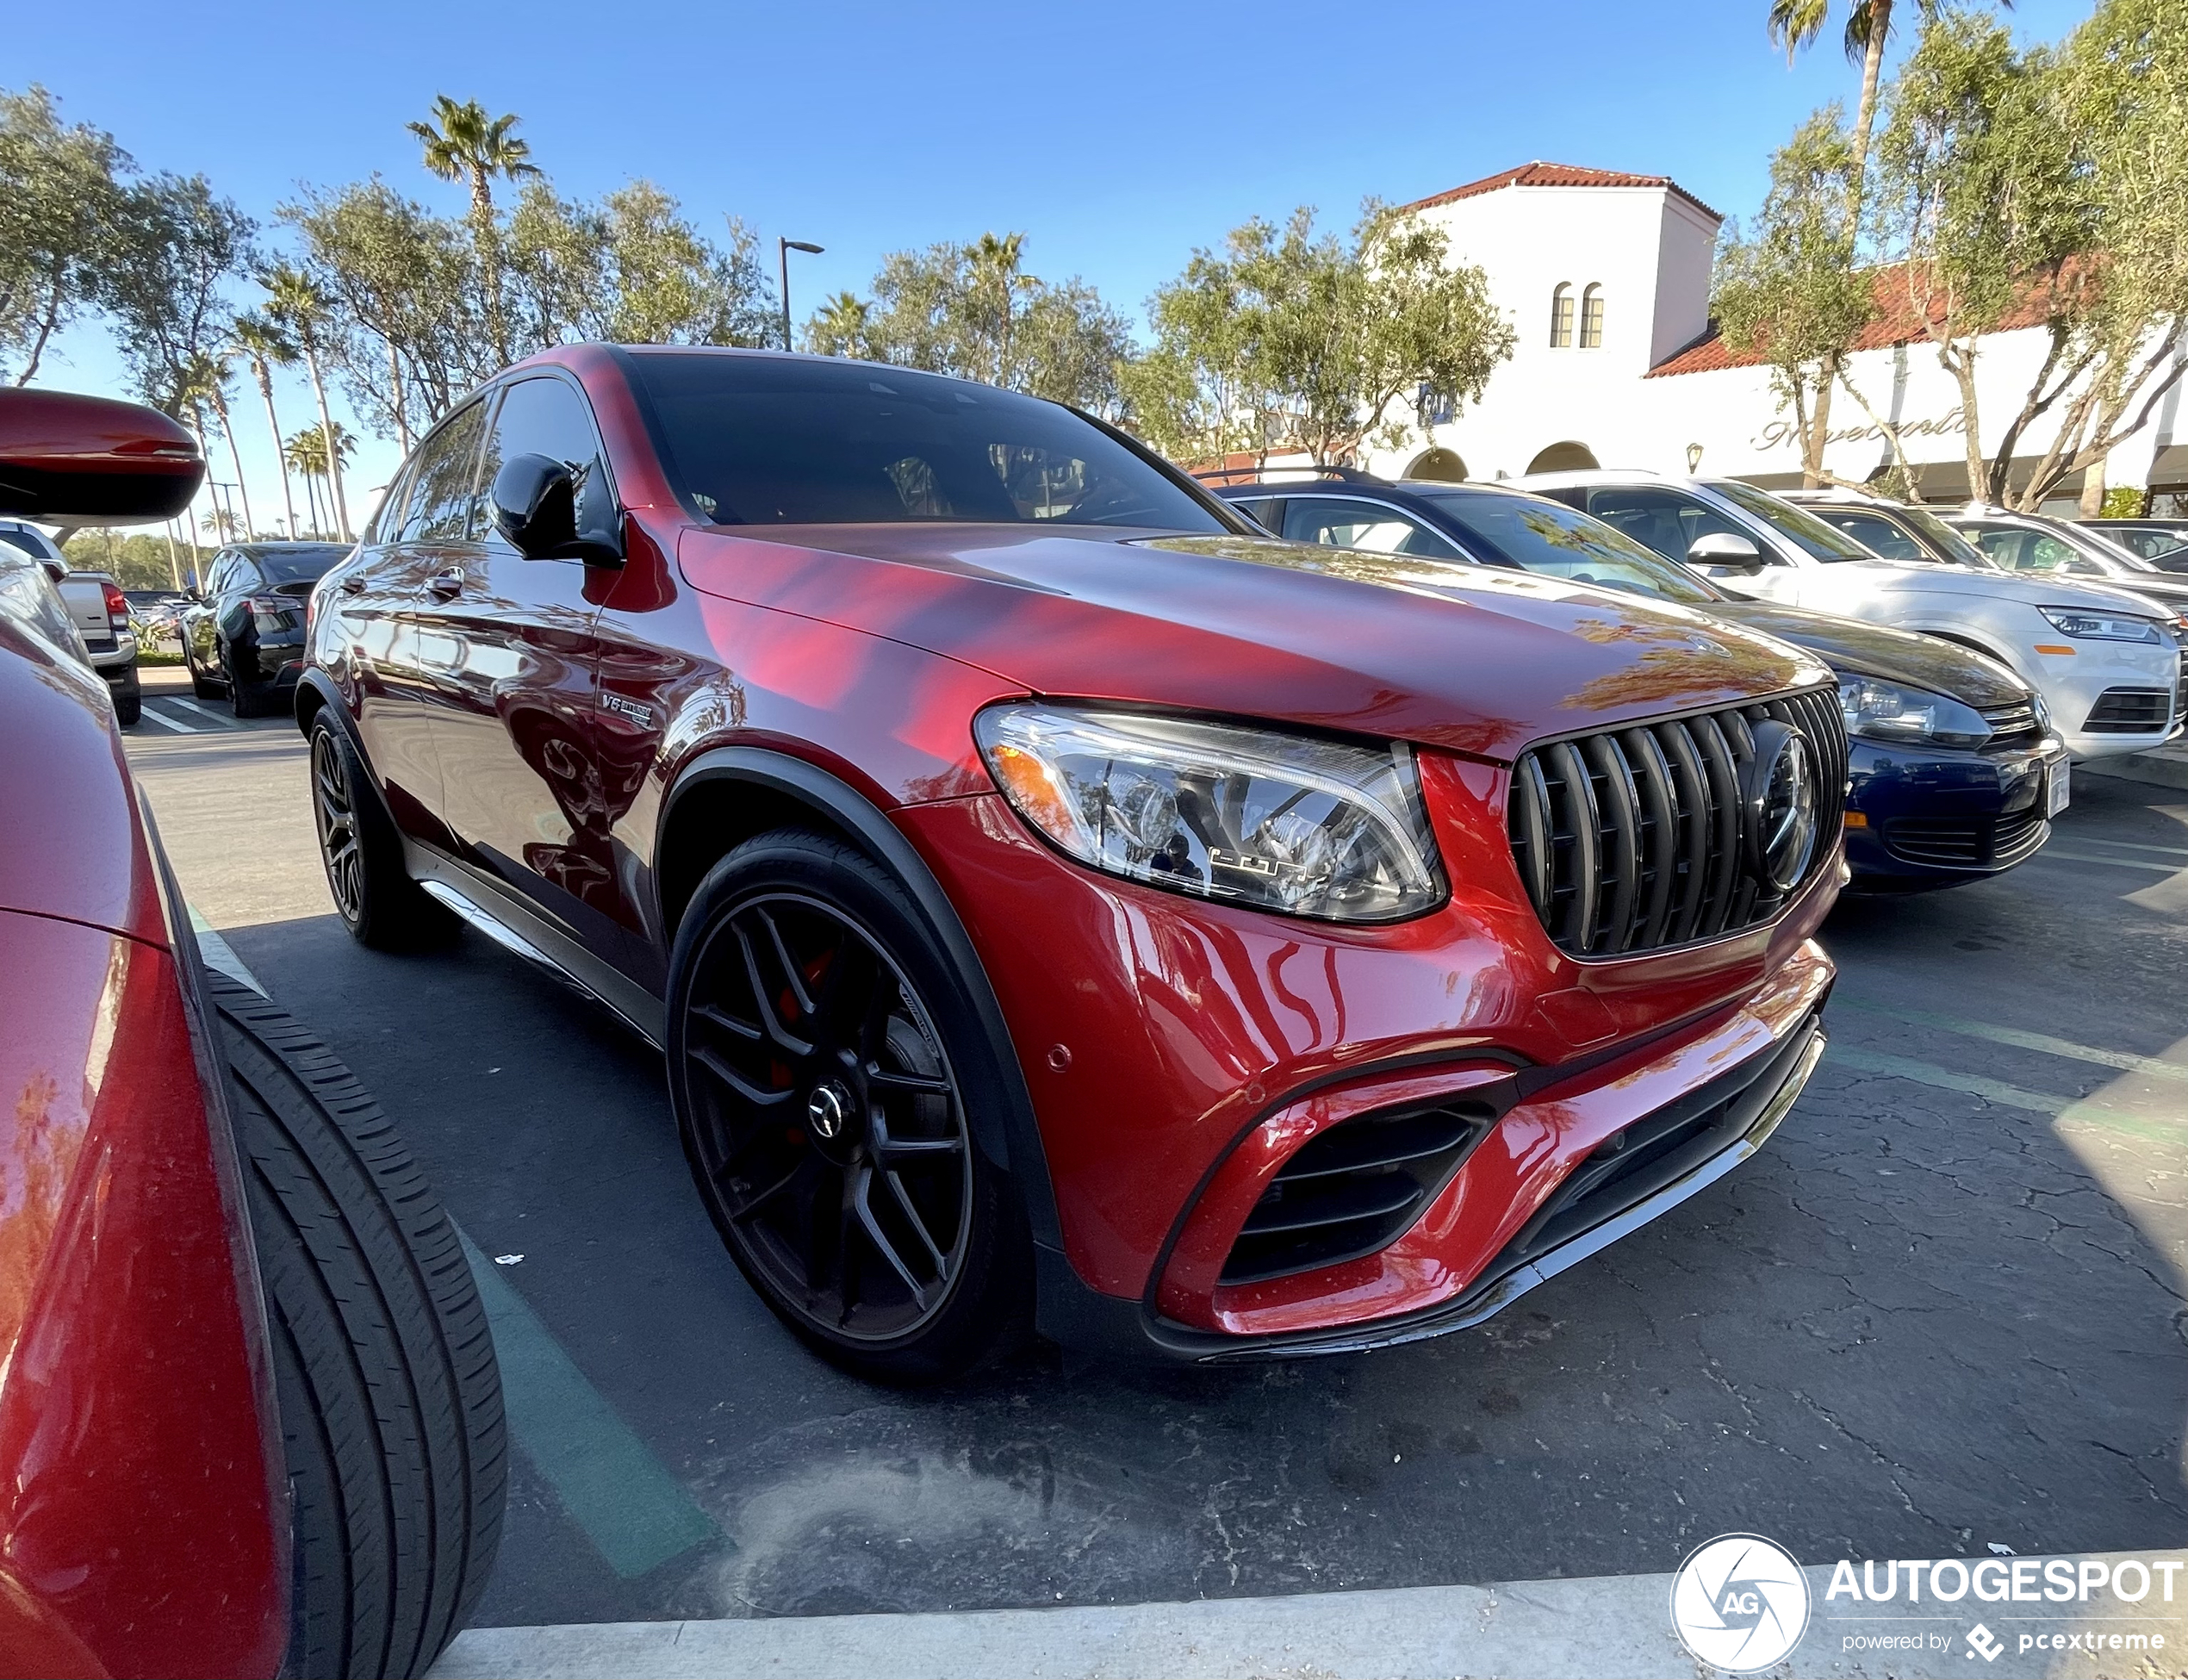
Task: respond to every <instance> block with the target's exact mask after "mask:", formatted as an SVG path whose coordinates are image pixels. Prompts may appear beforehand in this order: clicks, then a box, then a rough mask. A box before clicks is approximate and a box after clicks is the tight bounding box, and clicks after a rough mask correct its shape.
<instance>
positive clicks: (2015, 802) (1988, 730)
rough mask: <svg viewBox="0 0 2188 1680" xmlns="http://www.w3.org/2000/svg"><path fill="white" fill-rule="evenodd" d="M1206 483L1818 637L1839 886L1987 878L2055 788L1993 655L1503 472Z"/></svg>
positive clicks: (2029, 840)
mask: <svg viewBox="0 0 2188 1680" xmlns="http://www.w3.org/2000/svg"><path fill="white" fill-rule="evenodd" d="M1211 488H1214V489H1215V492H1216V494H1217V495H1221V496H1222V497H1223V498H1224V499H1225V500H1226V501H1229V502H1231V503H1232V504H1233V505H1234V506H1235V507H1238V508H1240V510H1241V511H1242V512H1244V513H1246V514H1248V515H1249V516H1250V517H1252V518H1253V519H1254V520H1257V521H1259V523H1260V524H1261V525H1262V526H1265V527H1266V528H1267V529H1268V530H1269V531H1271V532H1274V533H1276V534H1277V535H1279V536H1282V537H1284V538H1290V539H1291V540H1293V541H1295V542H1309V543H1321V544H1327V545H1328V546H1330V547H1333V548H1354V549H1368V550H1372V551H1378V552H1382V553H1395V554H1407V555H1418V556H1420V557H1421V558H1422V559H1423V560H1424V561H1442V562H1458V563H1469V564H1474V565H1485V566H1500V567H1506V568H1513V569H1520V570H1523V571H1531V572H1538V573H1542V574H1544V575H1545V576H1551V577H1557V578H1562V579H1564V580H1565V581H1567V582H1574V583H1588V584H1594V585H1596V586H1597V587H1599V588H1610V589H1624V590H1628V591H1631V592H1632V593H1634V594H1644V595H1652V596H1654V597H1656V598H1657V599H1658V600H1670V601H1676V602H1678V603H1680V604H1681V605H1682V606H1686V607H1692V608H1694V610H1695V611H1696V612H1698V613H1708V614H1710V615H1711V616H1712V617H1716V618H1724V619H1731V620H1732V621H1734V622H1735V623H1737V624H1740V625H1745V626H1746V627H1748V628H1749V629H1751V630H1759V631H1762V632H1764V633H1766V634H1768V635H1771V636H1775V637H1777V638H1779V639H1780V640H1781V641H1787V642H1793V643H1796V644H1799V645H1800V646H1801V647H1804V648H1807V649H1809V650H1811V651H1812V652H1814V653H1817V654H1819V655H1821V656H1823V657H1824V659H1825V660H1827V661H1828V662H1829V663H1830V664H1831V669H1833V670H1834V671H1836V672H1837V674H1838V682H1839V700H1840V704H1841V705H1842V706H1843V708H1844V710H1845V713H1846V732H1847V735H1848V737H1849V744H1850V746H1851V749H1852V751H1851V756H1850V768H1849V775H1850V777H1851V781H1852V786H1851V788H1850V790H1849V794H1848V798H1847V802H1846V860H1847V862H1848V863H1849V866H1851V868H1852V869H1853V872H1854V880H1853V885H1854V887H1855V889H1856V890H1861V891H1867V892H1872V893H1908V892H1921V891H1924V890H1926V889H1929V888H1931V887H1957V886H1960V885H1961V884H1963V883H1965V882H1967V881H1973V880H1987V879H1988V878H1989V877H1991V876H1992V875H1996V874H2001V873H2002V872H2004V871H2005V870H2007V869H2010V868H2012V867H2013V866H2014V865H2015V864H2017V863H2020V862H2024V861H2025V860H2026V859H2028V858H2029V857H2031V856H2034V855H2035V854H2036V851H2037V849H2039V848H2040V847H2042V844H2043V843H2044V841H2045V840H2046V839H2047V838H2048V837H2049V836H2050V832H2051V824H2050V816H2051V813H2052V812H2054V811H2056V810H2059V809H2060V808H2061V807H2062V806H2064V805H2065V804H2066V802H2067V753H2066V749H2065V746H2064V745H2063V744H2062V743H2061V741H2060V740H2059V739H2058V737H2056V736H2054V734H2053V733H2052V732H2051V730H2050V727H2049V720H2048V719H2047V718H2046V716H2045V715H2044V711H2043V702H2042V700H2041V699H2040V698H2039V697H2038V696H2037V695H2036V693H2035V692H2034V691H2033V690H2031V689H2030V688H2029V686H2028V685H2027V684H2026V683H2024V682H2023V681H2021V679H2020V678H2019V677H2017V676H2016V675H2014V674H2013V673H2012V672H2011V671H2009V670H2008V669H2006V668H2005V666H2003V665H2001V664H1998V663H1997V662H1996V661H1994V660H1991V659H1986V658H1985V657H1984V656H1982V655H1980V654H1978V653H1974V652H1971V651H1970V650H1967V649H1966V648H1961V647H1957V646H1955V645H1954V644H1951V643H1949V642H1941V641H1938V640H1936V638H1933V637H1929V636H1916V635H1911V634H1910V633H1908V632H1905V631H1900V630H1890V629H1887V628H1885V627H1884V626H1882V625H1872V624H1864V623H1860V622H1857V621H1856V620H1855V619H1839V618H1833V617H1831V616H1830V615H1828V614H1826V613H1812V612H1809V611H1807V610H1806V609H1804V608H1801V607H1783V606H1780V605H1778V604H1777V603H1775V602H1770V601H1759V600H1750V599H1748V598H1746V597H1744V596H1742V595H1740V594H1736V593H1734V592H1733V591H1731V590H1730V589H1728V588H1725V586H1724V585H1723V584H1721V583H1719V582H1712V581H1711V580H1709V579H1706V578H1704V577H1702V576H1699V575H1698V574H1696V573H1694V572H1693V571H1690V570H1688V569H1686V568H1685V567H1682V566H1675V565H1673V564H1672V563H1670V562H1669V561H1667V560H1665V559H1663V557H1660V556H1658V555H1657V554H1655V553H1653V552H1651V551H1650V550H1648V549H1645V548H1644V547H1642V546H1641V545H1640V544H1638V543H1636V542H1634V541H1633V540H1632V538H1629V537H1626V536H1625V535H1624V534H1623V533H1622V532H1619V531H1616V530H1614V529H1613V528H1612V527H1611V526H1607V525H1606V524H1604V523H1603V522H1602V521H1601V520H1597V519H1594V518H1591V517H1590V516H1589V515H1588V514H1586V513H1581V512H1579V511H1578V510H1576V509H1575V508H1572V507H1567V506H1565V505H1564V504H1563V502H1557V501H1549V500H1547V499H1545V498H1544V497H1541V496H1534V495H1526V494H1523V493H1522V492H1520V491H1517V490H1508V489H1503V488H1497V487H1495V486H1492V485H1486V484H1444V483H1427V482H1398V483H1391V482H1386V481H1384V480H1382V479H1378V478H1374V477H1371V476H1368V475H1367V474H1364V473H1358V472H1351V471H1335V470H1333V471H1330V472H1327V473H1325V474H1323V475H1321V476H1311V477H1294V478H1292V479H1290V480H1289V481H1285V482H1271V481H1269V480H1267V479H1266V478H1262V479H1259V480H1257V481H1256V482H1247V483H1217V484H1215V485H1212V486H1211Z"/></svg>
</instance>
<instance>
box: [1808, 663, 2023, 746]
mask: <svg viewBox="0 0 2188 1680" xmlns="http://www.w3.org/2000/svg"><path fill="white" fill-rule="evenodd" d="M1838 707H1839V710H1840V711H1841V712H1844V713H1845V714H1846V732H1847V733H1848V734H1849V735H1854V736H1858V737H1861V738H1862V739H1863V740H1865V741H1890V742H1897V743H1899V744H1906V743H1908V742H1914V741H1926V742H1930V743H1933V744H1936V745H1938V746H1942V747H1980V746H1981V745H1982V744H1983V743H1984V742H1986V741H1987V740H1989V739H1990V738H1991V726H1990V725H1989V724H1988V723H1986V721H1984V718H1983V714H1982V713H1981V712H1978V711H1977V710H1976V709H1975V708H1974V706H1965V705H1962V704H1961V702H1960V701H1959V700H1954V699H1953V698H1951V697H1950V696H1949V695H1947V694H1931V693H1930V691H1929V690H1928V689H1927V688H1908V687H1907V686H1906V685H1905V683H1899V682H1887V681H1885V680H1884V679H1883V678H1882V677H1876V676H1842V677H1840V678H1839V679H1838Z"/></svg>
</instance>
